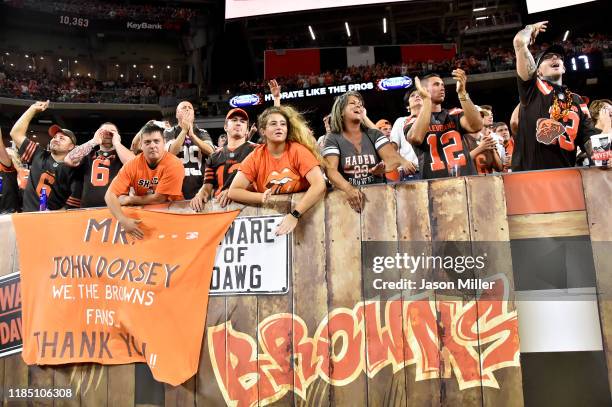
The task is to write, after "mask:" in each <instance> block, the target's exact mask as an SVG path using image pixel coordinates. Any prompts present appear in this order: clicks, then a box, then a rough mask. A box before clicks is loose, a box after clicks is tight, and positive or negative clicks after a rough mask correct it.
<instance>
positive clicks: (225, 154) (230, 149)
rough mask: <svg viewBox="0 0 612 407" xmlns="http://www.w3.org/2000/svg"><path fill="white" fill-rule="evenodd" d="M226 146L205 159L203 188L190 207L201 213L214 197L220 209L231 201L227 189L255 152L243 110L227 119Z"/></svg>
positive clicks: (233, 112) (246, 116) (245, 113)
mask: <svg viewBox="0 0 612 407" xmlns="http://www.w3.org/2000/svg"><path fill="white" fill-rule="evenodd" d="M223 128H224V129H225V132H226V133H227V143H225V145H224V146H223V148H221V149H220V150H219V151H216V152H215V153H214V154H212V155H211V156H210V157H208V159H207V160H206V169H205V171H204V185H202V188H200V190H199V191H198V193H197V194H196V195H195V196H194V197H193V199H192V200H191V208H192V209H193V210H194V211H196V212H199V211H201V210H202V208H203V206H204V204H205V203H206V202H207V201H208V200H209V199H210V198H211V197H212V196H214V197H215V199H216V200H217V202H219V204H220V205H221V207H225V206H227V204H229V203H230V202H231V201H230V199H229V197H228V196H227V195H228V194H227V190H228V188H229V187H230V185H231V184H232V181H233V180H234V176H235V175H236V173H237V172H238V168H239V167H240V163H241V162H242V161H243V160H244V159H245V158H246V157H247V156H248V155H249V154H250V153H251V151H253V150H254V149H255V147H256V146H257V145H256V144H253V143H251V142H250V141H247V139H246V138H247V132H248V129H249V115H248V114H247V112H245V111H244V110H242V109H238V108H236V109H232V110H230V111H229V112H228V113H227V116H226V117H225V126H224V127H223Z"/></svg>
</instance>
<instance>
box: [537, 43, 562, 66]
mask: <svg viewBox="0 0 612 407" xmlns="http://www.w3.org/2000/svg"><path fill="white" fill-rule="evenodd" d="M546 54H557V55H559V56H560V57H561V59H565V49H563V47H562V46H561V45H551V46H550V47H548V48H546V49H545V50H544V51H542V52H541V53H540V54H539V55H538V58H537V59H536V68H537V67H538V66H540V64H541V63H542V60H543V59H544V56H545V55H546Z"/></svg>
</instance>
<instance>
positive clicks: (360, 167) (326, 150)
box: [323, 92, 416, 212]
mask: <svg viewBox="0 0 612 407" xmlns="http://www.w3.org/2000/svg"><path fill="white" fill-rule="evenodd" d="M368 123H369V119H367V115H366V111H365V108H364V106H363V98H362V97H361V94H359V92H346V93H344V94H343V95H341V96H339V97H338V98H336V101H335V102H334V106H333V107H332V113H331V121H330V127H331V132H330V133H329V134H328V135H327V136H326V137H325V147H323V157H325V164H326V165H325V166H326V172H327V177H328V178H329V180H330V181H331V183H332V184H333V185H334V187H335V188H338V189H339V190H341V191H344V193H345V194H346V199H347V201H348V203H349V205H350V206H351V208H353V209H354V210H355V211H357V212H361V210H362V209H363V205H364V202H365V201H364V197H363V194H362V192H361V191H360V190H359V189H358V188H357V187H360V186H363V185H369V184H377V183H384V182H385V173H386V172H391V171H393V170H395V169H396V168H398V167H399V166H400V165H401V166H402V167H404V168H406V169H409V172H410V173H413V172H414V170H415V169H416V168H415V166H414V165H413V164H412V163H410V162H408V161H407V160H405V159H404V158H402V157H401V156H400V155H399V154H398V153H397V151H395V148H394V147H393V145H392V144H391V142H390V141H389V139H388V138H387V137H385V135H384V134H383V133H381V132H380V131H379V130H378V129H376V128H369V127H368ZM371 127H374V126H373V125H371Z"/></svg>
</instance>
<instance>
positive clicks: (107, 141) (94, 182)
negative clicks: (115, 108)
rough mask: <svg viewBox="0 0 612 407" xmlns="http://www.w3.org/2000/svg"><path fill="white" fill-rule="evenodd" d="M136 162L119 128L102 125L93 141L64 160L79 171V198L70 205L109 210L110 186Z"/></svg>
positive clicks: (77, 177) (74, 197)
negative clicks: (123, 143) (106, 197)
mask: <svg viewBox="0 0 612 407" xmlns="http://www.w3.org/2000/svg"><path fill="white" fill-rule="evenodd" d="M98 146H99V148H97V149H96V150H94V148H96V147H98ZM132 158H134V153H132V152H131V151H130V150H128V149H127V148H126V147H124V146H123V145H122V144H121V136H120V135H119V131H118V130H117V126H115V125H114V124H113V123H108V122H107V123H104V124H102V125H101V126H100V128H99V129H98V130H96V132H95V133H94V136H93V138H92V139H91V140H89V141H88V142H87V143H84V144H81V145H80V146H78V147H75V148H74V149H73V150H72V151H71V152H70V153H68V155H67V156H66V157H65V158H64V164H66V165H68V166H69V167H76V170H75V180H76V182H77V185H78V187H77V190H76V195H75V196H71V197H70V198H69V201H70V204H71V205H72V206H76V207H81V208H93V207H97V206H105V202H104V195H105V194H106V190H107V189H108V186H109V185H110V183H111V181H112V180H113V179H115V177H116V176H117V174H118V173H119V170H120V169H121V167H122V166H123V164H126V163H127V162H128V161H130V160H131V159H132Z"/></svg>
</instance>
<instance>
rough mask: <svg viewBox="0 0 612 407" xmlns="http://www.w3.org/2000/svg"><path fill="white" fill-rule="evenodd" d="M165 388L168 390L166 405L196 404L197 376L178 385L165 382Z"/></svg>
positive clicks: (168, 406)
mask: <svg viewBox="0 0 612 407" xmlns="http://www.w3.org/2000/svg"><path fill="white" fill-rule="evenodd" d="M164 388H165V390H166V392H165V396H166V397H165V401H166V403H165V404H164V405H165V406H167V407H170V406H180V407H182V406H195V404H196V402H195V400H196V397H195V392H196V376H193V377H192V378H190V379H189V380H187V381H186V382H185V383H182V384H180V385H178V386H170V385H168V384H165V385H164Z"/></svg>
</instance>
